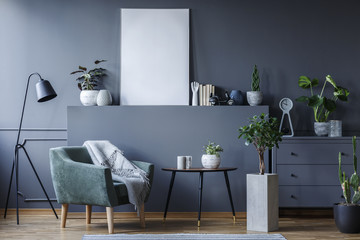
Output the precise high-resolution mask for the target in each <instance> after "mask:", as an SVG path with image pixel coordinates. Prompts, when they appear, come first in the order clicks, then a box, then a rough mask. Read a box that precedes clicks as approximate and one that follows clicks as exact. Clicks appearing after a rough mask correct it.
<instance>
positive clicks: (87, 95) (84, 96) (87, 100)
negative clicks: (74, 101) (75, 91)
mask: <svg viewBox="0 0 360 240" xmlns="http://www.w3.org/2000/svg"><path fill="white" fill-rule="evenodd" d="M98 94H99V91H98V90H82V91H81V92H80V102H81V103H82V104H83V105H84V106H96V100H97V95H98Z"/></svg>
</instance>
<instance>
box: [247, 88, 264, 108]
mask: <svg viewBox="0 0 360 240" xmlns="http://www.w3.org/2000/svg"><path fill="white" fill-rule="evenodd" d="M246 99H247V101H248V103H249V105H250V106H257V105H260V104H261V102H262V100H263V93H262V92H260V91H248V92H246Z"/></svg>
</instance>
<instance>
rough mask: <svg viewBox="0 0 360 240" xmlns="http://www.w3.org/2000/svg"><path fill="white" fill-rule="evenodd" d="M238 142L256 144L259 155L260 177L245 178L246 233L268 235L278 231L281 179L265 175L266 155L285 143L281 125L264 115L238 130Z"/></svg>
mask: <svg viewBox="0 0 360 240" xmlns="http://www.w3.org/2000/svg"><path fill="white" fill-rule="evenodd" d="M239 133H240V135H239V138H241V137H243V138H244V139H245V144H246V145H249V144H251V143H252V144H253V145H254V146H255V148H256V151H257V152H258V155H259V169H260V173H259V174H246V199H247V201H246V219H247V221H246V222H247V230H250V231H262V232H269V231H274V230H276V229H278V224H279V207H278V206H279V189H278V175H277V174H265V162H264V153H265V151H266V150H267V149H271V148H273V147H274V146H276V147H279V145H278V143H279V142H280V141H281V140H282V133H281V132H279V122H278V120H277V119H276V118H273V117H268V116H267V115H265V114H261V115H260V116H254V117H253V118H251V119H250V123H249V125H246V126H243V127H240V128H239Z"/></svg>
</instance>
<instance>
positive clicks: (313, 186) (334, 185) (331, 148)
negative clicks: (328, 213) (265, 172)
mask: <svg viewBox="0 0 360 240" xmlns="http://www.w3.org/2000/svg"><path fill="white" fill-rule="evenodd" d="M339 152H341V154H342V163H343V171H346V173H347V175H351V174H352V173H353V158H352V153H353V150H352V138H351V137H337V138H330V137H291V138H283V141H282V142H281V143H280V144H279V148H278V149H274V150H273V155H272V159H273V160H272V171H273V172H274V173H278V175H279V206H280V207H332V206H333V204H334V203H337V202H342V201H344V199H343V198H342V191H341V188H340V183H339V178H338V176H339V175H338V169H339V168H338V155H339Z"/></svg>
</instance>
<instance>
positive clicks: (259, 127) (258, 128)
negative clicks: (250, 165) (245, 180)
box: [238, 113, 283, 175]
mask: <svg viewBox="0 0 360 240" xmlns="http://www.w3.org/2000/svg"><path fill="white" fill-rule="evenodd" d="M239 133H240V135H239V137H238V138H239V139H240V138H241V137H242V138H244V139H245V145H247V146H248V145H250V143H252V144H254V146H255V148H256V151H257V152H258V154H259V170H260V174H262V175H263V174H264V173H265V162H264V153H265V150H266V149H268V148H269V149H271V148H273V147H274V146H276V147H277V148H279V145H278V144H279V142H281V140H282V135H283V133H282V132H280V131H279V121H278V120H277V119H276V118H274V117H269V116H268V115H265V114H264V113H262V114H261V115H260V116H257V115H255V116H253V117H252V118H250V121H249V125H246V126H243V127H240V128H239Z"/></svg>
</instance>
